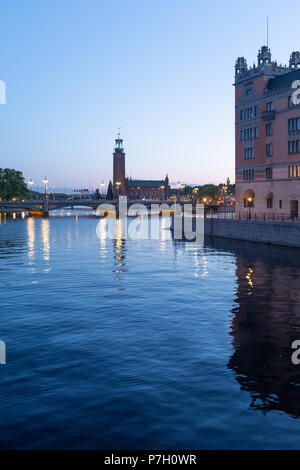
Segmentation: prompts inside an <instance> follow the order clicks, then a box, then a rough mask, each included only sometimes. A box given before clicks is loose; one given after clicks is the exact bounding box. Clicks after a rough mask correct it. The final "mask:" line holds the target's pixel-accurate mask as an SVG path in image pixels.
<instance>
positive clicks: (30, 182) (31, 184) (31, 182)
mask: <svg viewBox="0 0 300 470" xmlns="http://www.w3.org/2000/svg"><path fill="white" fill-rule="evenodd" d="M28 185H29V187H30V199H31V200H32V186H33V181H32V178H30V180H29V181H28Z"/></svg>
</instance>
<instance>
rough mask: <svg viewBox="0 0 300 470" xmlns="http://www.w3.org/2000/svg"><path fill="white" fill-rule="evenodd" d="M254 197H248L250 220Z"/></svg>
mask: <svg viewBox="0 0 300 470" xmlns="http://www.w3.org/2000/svg"><path fill="white" fill-rule="evenodd" d="M252 200H253V199H252V197H248V209H249V215H248V218H249V220H250V219H251V209H250V208H251V204H252Z"/></svg>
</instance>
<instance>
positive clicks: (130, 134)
mask: <svg viewBox="0 0 300 470" xmlns="http://www.w3.org/2000/svg"><path fill="white" fill-rule="evenodd" d="M267 15H269V16H270V46H271V49H272V53H273V56H274V58H276V59H277V60H278V62H279V63H280V62H282V63H287V62H288V59H289V54H290V53H291V51H293V50H297V49H300V39H299V15H300V3H299V1H290V2H288V3H286V4H283V3H282V1H274V0H273V1H268V0H267V1H264V0H262V1H261V2H259V3H257V2H241V1H234V0H231V1H226V2H225V1H223V0H222V1H216V2H204V1H200V0H114V1H112V0H105V1H104V0H1V2H0V80H4V81H5V82H6V86H7V104H6V105H0V166H1V167H10V168H17V169H20V170H22V171H23V173H24V176H25V177H26V179H29V178H30V177H31V178H33V180H34V181H35V182H36V183H40V182H41V180H42V179H43V177H44V176H45V175H47V177H48V179H49V184H50V186H51V185H56V186H67V185H70V186H88V187H97V186H99V183H100V181H101V180H102V179H104V180H105V182H107V181H108V180H109V179H110V178H111V175H112V151H113V144H114V138H115V135H116V132H117V131H116V128H117V127H118V126H122V131H121V133H122V136H123V137H124V141H125V149H126V154H127V156H126V171H127V173H128V175H131V176H132V177H136V178H161V177H163V176H164V175H165V173H166V171H167V172H168V174H169V177H170V180H171V181H185V182H190V183H205V182H222V181H225V180H226V178H227V176H229V177H230V178H231V179H233V178H234V88H233V87H232V83H233V79H234V69H233V67H234V63H235V59H236V57H237V56H240V55H244V56H246V58H247V59H248V63H249V64H251V65H252V64H253V61H254V60H255V59H256V55H257V51H258V48H259V47H260V46H261V45H262V44H263V43H265V42H266V40H265V38H266V16H267Z"/></svg>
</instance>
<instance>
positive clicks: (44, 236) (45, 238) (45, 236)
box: [42, 219, 50, 271]
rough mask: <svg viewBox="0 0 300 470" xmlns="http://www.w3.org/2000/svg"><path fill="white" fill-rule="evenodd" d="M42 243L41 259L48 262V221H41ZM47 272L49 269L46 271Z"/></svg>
mask: <svg viewBox="0 0 300 470" xmlns="http://www.w3.org/2000/svg"><path fill="white" fill-rule="evenodd" d="M42 243H43V259H44V260H45V261H49V260H50V222H49V219H43V220H42ZM46 271H49V269H46Z"/></svg>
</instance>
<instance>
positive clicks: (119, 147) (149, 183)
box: [113, 134, 170, 201]
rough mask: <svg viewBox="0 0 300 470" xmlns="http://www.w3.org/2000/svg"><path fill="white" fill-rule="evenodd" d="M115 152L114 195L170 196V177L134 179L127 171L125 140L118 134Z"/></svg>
mask: <svg viewBox="0 0 300 470" xmlns="http://www.w3.org/2000/svg"><path fill="white" fill-rule="evenodd" d="M115 142H116V144H115V151H114V153H113V192H114V197H118V196H121V195H123V196H127V197H128V199H131V200H135V199H148V200H149V199H150V200H157V201H161V200H166V199H168V198H169V191H170V186H169V178H168V175H167V176H166V177H165V179H164V180H133V179H131V178H128V176H126V173H125V152H124V148H123V140H122V139H121V137H120V134H118V137H117V139H116V141H115Z"/></svg>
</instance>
